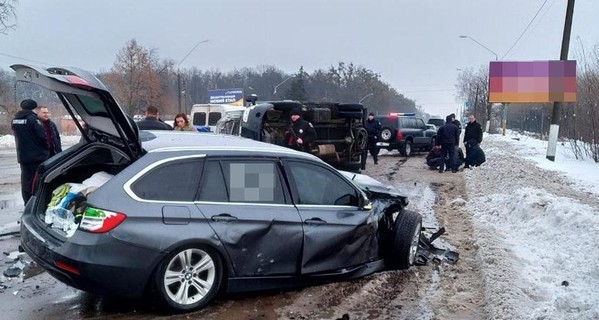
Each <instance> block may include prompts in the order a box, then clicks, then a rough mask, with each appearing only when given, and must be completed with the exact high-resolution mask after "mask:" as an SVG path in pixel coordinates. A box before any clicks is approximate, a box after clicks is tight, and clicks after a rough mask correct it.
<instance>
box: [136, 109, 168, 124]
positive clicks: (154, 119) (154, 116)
mask: <svg viewBox="0 0 599 320" xmlns="http://www.w3.org/2000/svg"><path fill="white" fill-rule="evenodd" d="M137 127H138V128H139V130H173V127H171V126H169V125H168V124H166V123H164V122H162V121H161V120H160V118H159V114H158V108H156V107H154V106H149V107H148V108H147V109H146V118H145V119H143V120H141V121H139V122H137Z"/></svg>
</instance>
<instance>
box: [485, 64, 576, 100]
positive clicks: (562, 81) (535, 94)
mask: <svg viewBox="0 0 599 320" xmlns="http://www.w3.org/2000/svg"><path fill="white" fill-rule="evenodd" d="M575 101H576V61H575V60H567V61H566V60H551V61H491V63H490V65H489V102H491V103H494V102H498V103H505V102H575Z"/></svg>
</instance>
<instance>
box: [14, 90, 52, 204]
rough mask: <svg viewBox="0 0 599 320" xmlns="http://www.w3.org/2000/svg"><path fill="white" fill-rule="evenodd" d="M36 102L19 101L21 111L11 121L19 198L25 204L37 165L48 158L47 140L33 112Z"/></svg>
mask: <svg viewBox="0 0 599 320" xmlns="http://www.w3.org/2000/svg"><path fill="white" fill-rule="evenodd" d="M35 108H37V102H35V101H34V100H31V99H26V100H23V101H21V110H20V111H19V112H17V114H16V115H15V118H14V119H13V120H12V124H11V127H12V130H13V132H14V134H15V144H16V147H17V162H19V164H20V166H21V196H22V197H23V202H24V203H25V204H27V201H29V198H31V196H32V195H33V178H34V176H35V172H36V171H37V168H38V167H39V165H40V164H41V163H42V162H44V161H46V159H48V158H49V157H50V151H49V149H48V140H47V139H46V134H45V133H44V128H42V126H41V125H40V123H39V122H38V119H37V115H36V114H35V112H33V110H34V109H35Z"/></svg>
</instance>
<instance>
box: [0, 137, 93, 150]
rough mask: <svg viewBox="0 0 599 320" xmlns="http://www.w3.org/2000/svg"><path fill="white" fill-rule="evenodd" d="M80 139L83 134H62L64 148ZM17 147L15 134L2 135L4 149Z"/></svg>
mask: <svg viewBox="0 0 599 320" xmlns="http://www.w3.org/2000/svg"><path fill="white" fill-rule="evenodd" d="M80 139H81V136H78V135H74V136H65V135H60V141H61V142H62V146H63V149H64V148H66V147H70V146H72V145H74V144H76V143H77V142H79V140H80ZM15 147H16V145H15V136H13V135H12V134H7V135H3V136H0V148H3V149H11V148H13V149H14V148H15Z"/></svg>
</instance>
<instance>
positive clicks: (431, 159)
mask: <svg viewBox="0 0 599 320" xmlns="http://www.w3.org/2000/svg"><path fill="white" fill-rule="evenodd" d="M442 163H443V158H441V146H434V147H432V148H431V151H429V152H428V154H427V155H426V165H427V166H428V167H429V169H431V170H437V169H439V166H440V165H441V164H442Z"/></svg>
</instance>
